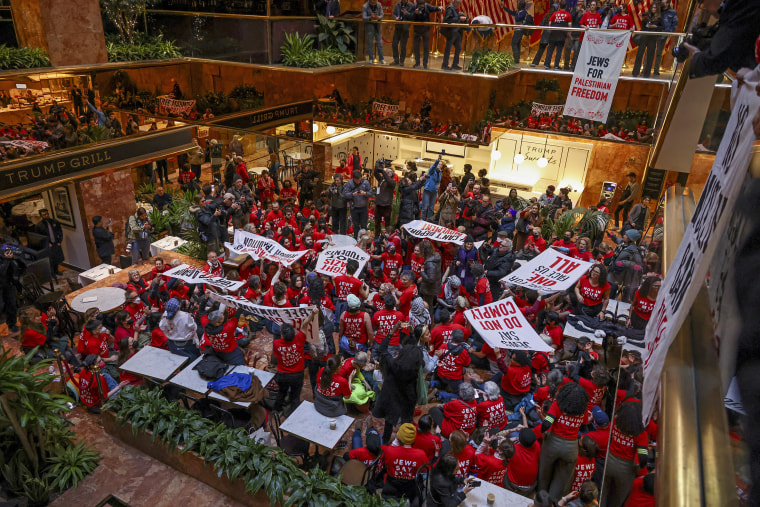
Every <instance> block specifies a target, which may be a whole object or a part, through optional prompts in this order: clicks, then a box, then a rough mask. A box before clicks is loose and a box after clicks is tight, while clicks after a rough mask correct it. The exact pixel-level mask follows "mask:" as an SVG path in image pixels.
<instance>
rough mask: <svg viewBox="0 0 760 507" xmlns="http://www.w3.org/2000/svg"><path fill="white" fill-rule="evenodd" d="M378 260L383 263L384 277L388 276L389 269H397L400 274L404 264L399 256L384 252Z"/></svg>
mask: <svg viewBox="0 0 760 507" xmlns="http://www.w3.org/2000/svg"><path fill="white" fill-rule="evenodd" d="M380 260H381V261H382V263H383V274H384V275H385V276H389V275H390V274H391V269H398V270H399V272H400V271H401V266H402V265H403V263H404V260H403V259H402V258H401V254H399V253H395V254H393V255H391V254H389V253H388V252H385V253H383V255H381V256H380Z"/></svg>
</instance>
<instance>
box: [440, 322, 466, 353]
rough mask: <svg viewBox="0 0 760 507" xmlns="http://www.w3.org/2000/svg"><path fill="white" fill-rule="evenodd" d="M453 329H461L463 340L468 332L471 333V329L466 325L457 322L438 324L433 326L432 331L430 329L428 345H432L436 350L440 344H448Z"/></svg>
mask: <svg viewBox="0 0 760 507" xmlns="http://www.w3.org/2000/svg"><path fill="white" fill-rule="evenodd" d="M455 329H461V330H462V332H463V333H464V339H465V340H466V339H467V338H468V337H469V336H470V334H472V331H470V330H469V329H467V328H466V327H464V326H462V325H459V324H454V323H453V322H452V323H451V324H441V325H438V326H436V327H434V328H433V330H432V331H430V345H431V346H432V347H433V350H438V349H439V348H440V347H441V345H446V344H448V343H449V342H450V341H451V334H452V333H453V332H454V330H455Z"/></svg>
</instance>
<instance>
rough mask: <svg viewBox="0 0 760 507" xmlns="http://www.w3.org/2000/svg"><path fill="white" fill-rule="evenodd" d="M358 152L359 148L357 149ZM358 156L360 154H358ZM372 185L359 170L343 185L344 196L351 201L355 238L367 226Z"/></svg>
mask: <svg viewBox="0 0 760 507" xmlns="http://www.w3.org/2000/svg"><path fill="white" fill-rule="evenodd" d="M356 151H357V152H358V150H356ZM357 156H358V154H357ZM371 191H372V186H371V185H370V184H369V181H367V180H366V179H364V178H362V173H361V171H359V170H354V172H353V177H352V178H351V180H349V181H348V182H347V183H346V184H345V185H344V186H343V196H344V197H345V198H346V201H348V202H350V203H351V224H352V226H353V228H354V238H358V237H359V231H360V230H362V229H366V228H367V216H368V210H367V204H368V202H369V194H370V192H371Z"/></svg>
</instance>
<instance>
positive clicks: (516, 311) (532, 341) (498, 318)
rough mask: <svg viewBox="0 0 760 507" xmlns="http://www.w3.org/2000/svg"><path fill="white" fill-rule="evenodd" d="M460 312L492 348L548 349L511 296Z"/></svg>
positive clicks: (549, 350) (543, 350) (549, 349)
mask: <svg viewBox="0 0 760 507" xmlns="http://www.w3.org/2000/svg"><path fill="white" fill-rule="evenodd" d="M464 316H465V317H466V318H467V321H468V322H469V323H470V324H471V325H472V327H473V328H474V329H475V330H476V331H477V332H478V333H479V334H480V336H481V337H482V338H483V339H484V340H485V341H486V342H487V343H488V344H489V345H490V346H491V347H493V348H495V349H497V348H499V349H513V350H537V351H540V352H551V351H552V348H551V347H550V346H549V345H547V344H546V342H544V341H543V340H542V339H541V337H540V336H538V335H537V334H536V331H535V330H534V329H533V327H532V326H531V325H530V324H529V323H528V321H527V320H526V319H525V316H524V315H523V314H522V312H521V311H520V308H518V306H517V304H516V303H515V300H514V299H513V298H512V297H508V298H506V299H500V300H499V301H496V302H494V303H490V304H487V305H485V306H481V307H479V308H472V309H470V310H466V311H465V312H464Z"/></svg>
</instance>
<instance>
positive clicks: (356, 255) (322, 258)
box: [314, 246, 369, 276]
mask: <svg viewBox="0 0 760 507" xmlns="http://www.w3.org/2000/svg"><path fill="white" fill-rule="evenodd" d="M351 259H353V260H355V261H356V262H358V263H359V269H358V270H357V271H356V273H355V274H356V275H358V274H359V273H361V272H362V269H364V266H365V265H366V264H367V261H368V260H369V254H368V253H367V252H365V251H364V250H362V249H361V248H359V247H358V246H334V247H330V248H328V249H327V250H323V251H322V252H320V253H319V257H317V267H316V268H314V271H316V272H317V273H322V274H323V275H327V276H339V275H345V274H346V264H347V263H348V261H349V260H351Z"/></svg>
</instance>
